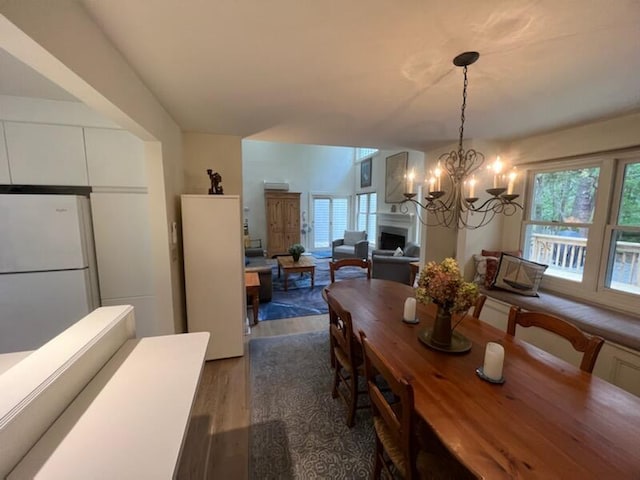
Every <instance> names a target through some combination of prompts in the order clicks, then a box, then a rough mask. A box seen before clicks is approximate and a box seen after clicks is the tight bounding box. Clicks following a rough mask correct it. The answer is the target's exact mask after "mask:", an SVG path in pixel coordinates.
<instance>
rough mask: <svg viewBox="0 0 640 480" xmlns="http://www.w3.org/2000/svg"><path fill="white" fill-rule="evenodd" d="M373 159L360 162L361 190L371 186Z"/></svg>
mask: <svg viewBox="0 0 640 480" xmlns="http://www.w3.org/2000/svg"><path fill="white" fill-rule="evenodd" d="M371 166H372V163H371V158H367V159H365V160H363V161H362V162H360V188H365V187H370V186H371Z"/></svg>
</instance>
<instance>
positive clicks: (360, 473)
mask: <svg viewBox="0 0 640 480" xmlns="http://www.w3.org/2000/svg"><path fill="white" fill-rule="evenodd" d="M249 355H250V379H251V434H250V441H249V451H250V459H249V472H250V474H249V478H252V479H260V480H263V479H315V478H317V479H321V478H322V479H356V478H370V476H371V471H372V467H373V451H374V448H375V443H374V442H375V441H374V434H373V427H372V424H371V414H370V411H369V410H368V409H361V410H358V411H357V414H356V424H355V426H354V427H353V428H351V429H350V428H348V427H347V425H346V423H345V419H346V407H345V405H344V402H342V400H340V399H333V398H331V380H332V370H331V368H330V366H329V335H328V328H327V331H322V332H313V333H305V334H299V335H286V336H280V337H268V338H256V339H253V340H251V341H250V343H249Z"/></svg>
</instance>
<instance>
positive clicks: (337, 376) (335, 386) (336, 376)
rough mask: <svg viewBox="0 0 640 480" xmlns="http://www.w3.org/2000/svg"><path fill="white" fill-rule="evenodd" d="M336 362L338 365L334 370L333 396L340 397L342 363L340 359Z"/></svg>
mask: <svg viewBox="0 0 640 480" xmlns="http://www.w3.org/2000/svg"><path fill="white" fill-rule="evenodd" d="M334 361H335V360H334ZM335 363H336V366H335V368H334V370H333V388H332V389H331V398H337V397H338V382H339V381H340V363H339V362H338V361H335Z"/></svg>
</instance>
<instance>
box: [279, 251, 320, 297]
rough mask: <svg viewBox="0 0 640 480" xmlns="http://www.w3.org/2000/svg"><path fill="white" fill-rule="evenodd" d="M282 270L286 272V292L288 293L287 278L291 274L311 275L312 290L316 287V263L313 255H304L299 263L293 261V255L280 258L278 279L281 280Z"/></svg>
mask: <svg viewBox="0 0 640 480" xmlns="http://www.w3.org/2000/svg"><path fill="white" fill-rule="evenodd" d="M280 270H283V271H284V291H285V292H286V291H287V288H288V285H287V277H288V276H289V274H290V273H304V272H309V273H310V274H311V288H313V287H314V286H315V274H316V262H315V260H314V259H313V257H312V256H311V255H303V256H302V257H300V260H298V261H297V262H294V261H293V257H292V256H291V255H286V256H280V257H278V278H280Z"/></svg>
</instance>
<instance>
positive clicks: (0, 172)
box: [0, 122, 11, 185]
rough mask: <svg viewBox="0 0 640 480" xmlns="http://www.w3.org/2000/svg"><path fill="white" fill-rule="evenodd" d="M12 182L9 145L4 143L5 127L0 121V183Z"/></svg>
mask: <svg viewBox="0 0 640 480" xmlns="http://www.w3.org/2000/svg"><path fill="white" fill-rule="evenodd" d="M9 183H11V176H10V175H9V160H8V159H7V146H6V145H5V143H4V127H3V125H2V122H0V185H5V184H6V185H8V184H9Z"/></svg>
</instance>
